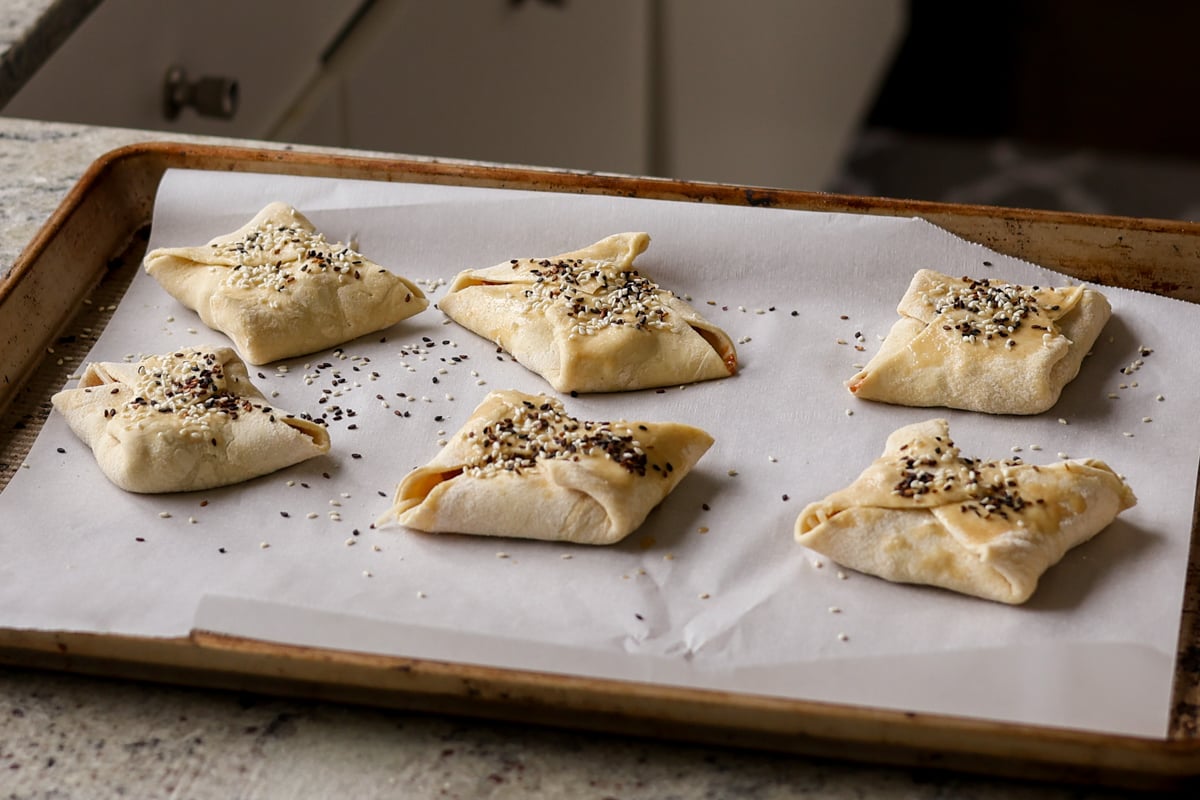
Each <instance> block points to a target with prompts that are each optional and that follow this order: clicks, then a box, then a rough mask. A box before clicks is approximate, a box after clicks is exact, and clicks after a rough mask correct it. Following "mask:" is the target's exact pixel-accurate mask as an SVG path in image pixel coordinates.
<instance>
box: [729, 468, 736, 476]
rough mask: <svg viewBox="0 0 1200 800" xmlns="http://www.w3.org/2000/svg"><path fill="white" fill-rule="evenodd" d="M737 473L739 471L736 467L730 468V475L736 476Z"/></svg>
mask: <svg viewBox="0 0 1200 800" xmlns="http://www.w3.org/2000/svg"><path fill="white" fill-rule="evenodd" d="M737 474H738V471H737V470H736V469H731V470H729V477H731V478H736V477H737Z"/></svg>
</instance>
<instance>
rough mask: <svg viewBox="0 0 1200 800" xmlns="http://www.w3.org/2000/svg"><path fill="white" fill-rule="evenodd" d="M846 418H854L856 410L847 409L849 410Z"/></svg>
mask: <svg viewBox="0 0 1200 800" xmlns="http://www.w3.org/2000/svg"><path fill="white" fill-rule="evenodd" d="M846 416H847V417H853V416H854V409H853V408H847V409H846Z"/></svg>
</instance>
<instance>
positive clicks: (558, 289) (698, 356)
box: [438, 233, 737, 392]
mask: <svg viewBox="0 0 1200 800" xmlns="http://www.w3.org/2000/svg"><path fill="white" fill-rule="evenodd" d="M649 244H650V237H649V236H648V235H647V234H645V233H620V234H615V235H613V236H609V237H608V238H606V239H602V240H600V241H599V242H596V243H595V244H593V245H591V246H589V247H585V248H583V249H582V250H575V251H572V252H570V253H562V254H561V255H557V256H553V257H551V258H514V259H512V260H511V261H506V262H504V263H502V264H497V265H496V266H494V267H489V268H487V269H478V270H467V271H465V272H462V273H459V275H458V276H457V277H456V278H455V279H454V282H453V283H452V284H451V285H450V288H449V290H448V292H447V294H446V296H445V297H443V298H442V300H441V301H440V302H439V303H438V307H439V308H440V309H441V310H442V311H443V312H445V313H446V314H447V316H449V317H450V318H451V319H453V320H454V321H455V322H457V323H459V324H460V325H462V326H463V327H465V328H467V329H468V330H471V331H473V332H474V333H477V334H479V335H480V336H483V337H484V338H486V339H490V340H491V341H493V342H495V343H496V344H498V345H500V346H501V347H502V348H504V349H505V350H507V351H508V352H509V353H510V354H512V356H513V357H514V358H516V360H517V361H518V362H520V363H521V364H524V365H525V366H526V367H528V368H529V369H531V370H533V371H534V372H536V373H538V374H539V375H541V376H542V377H543V378H545V379H546V380H547V381H548V382H549V383H550V385H551V386H553V387H554V388H555V389H557V390H558V391H560V392H617V391H628V390H634V389H647V388H652V387H658V386H672V385H679V384H686V383H695V382H697V381H706V380H712V379H714V378H725V377H728V376H730V375H732V374H734V373H735V372H737V353H736V352H735V350H734V347H733V342H732V341H730V339H729V336H728V335H726V334H725V332H724V331H722V330H721V329H720V328H718V327H716V326H715V325H712V324H711V323H709V322H707V321H706V320H704V319H703V318H702V317H701V316H700V315H699V314H698V313H697V312H696V310H695V309H693V308H692V307H691V306H690V305H688V304H687V303H685V302H684V301H683V300H681V299H679V298H678V297H676V296H675V295H674V294H673V293H671V292H669V291H666V290H665V289H662V288H661V287H659V286H658V284H656V283H654V282H653V281H652V280H650V279H649V278H647V277H646V276H645V275H642V274H641V273H640V272H639V271H638V270H637V269H635V268H634V266H633V262H634V259H635V258H637V256H638V255H639V254H641V253H642V252H643V251H644V250H645V249H646V247H647V246H648V245H649Z"/></svg>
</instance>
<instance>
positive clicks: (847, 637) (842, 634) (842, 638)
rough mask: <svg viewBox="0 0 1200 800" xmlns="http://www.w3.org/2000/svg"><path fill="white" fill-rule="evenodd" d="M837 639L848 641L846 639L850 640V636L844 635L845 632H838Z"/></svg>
mask: <svg viewBox="0 0 1200 800" xmlns="http://www.w3.org/2000/svg"><path fill="white" fill-rule="evenodd" d="M838 641H839V642H848V641H850V637H849V636H847V635H846V634H844V633H839V634H838Z"/></svg>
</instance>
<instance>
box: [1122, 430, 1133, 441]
mask: <svg viewBox="0 0 1200 800" xmlns="http://www.w3.org/2000/svg"><path fill="white" fill-rule="evenodd" d="M1121 435H1122V436H1124V437H1126V438H1128V439H1132V438H1133V434H1132V433H1131V432H1129V431H1123V432H1122V433H1121Z"/></svg>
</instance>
